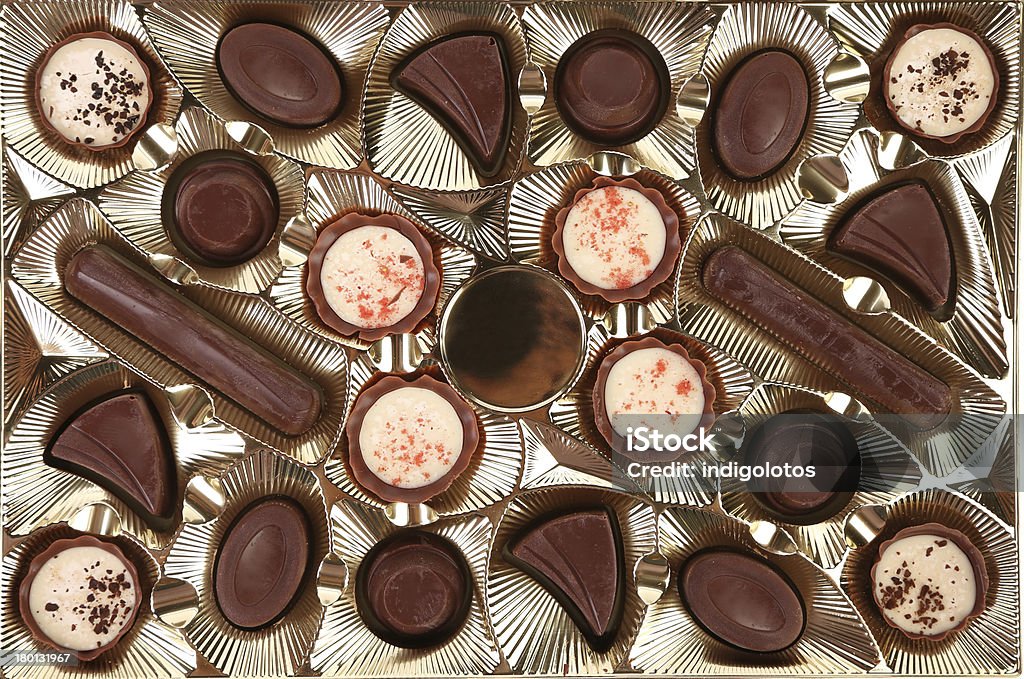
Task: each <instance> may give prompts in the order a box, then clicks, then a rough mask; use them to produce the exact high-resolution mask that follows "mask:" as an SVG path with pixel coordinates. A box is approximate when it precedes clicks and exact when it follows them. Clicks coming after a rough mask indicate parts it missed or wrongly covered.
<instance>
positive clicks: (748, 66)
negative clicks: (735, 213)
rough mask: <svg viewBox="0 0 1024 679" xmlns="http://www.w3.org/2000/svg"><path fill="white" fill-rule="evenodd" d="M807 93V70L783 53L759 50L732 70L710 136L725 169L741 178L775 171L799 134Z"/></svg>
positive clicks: (803, 118)
mask: <svg viewBox="0 0 1024 679" xmlns="http://www.w3.org/2000/svg"><path fill="white" fill-rule="evenodd" d="M809 96H810V90H809V85H808V82H807V74H806V73H805V72H804V69H803V67H802V66H801V65H800V62H799V61H797V60H796V59H795V58H794V57H793V56H792V55H790V54H789V53H787V52H782V51H779V50H768V51H765V52H760V53H758V54H756V55H754V56H753V57H751V58H749V59H747V60H746V61H744V62H742V63H741V64H739V65H738V66H737V67H736V68H735V69H733V71H732V74H731V75H730V76H729V79H728V82H727V83H726V85H725V87H724V89H723V90H722V95H721V97H720V98H719V100H718V106H717V108H716V110H715V122H714V133H713V135H712V143H713V144H714V147H715V153H716V154H717V155H718V159H719V161H720V162H721V163H722V165H723V166H724V167H725V169H726V170H727V171H728V172H729V173H730V174H732V175H733V176H734V177H737V178H739V179H755V178H757V177H761V176H764V175H766V174H770V173H772V172H774V171H775V170H777V169H778V168H779V167H780V166H781V165H782V164H783V163H785V162H786V160H788V159H789V157H790V155H792V153H793V150H794V149H795V148H796V146H797V143H798V142H799V141H800V137H801V136H803V131H804V125H805V123H806V122H807V115H808V113H809V111H810V108H809V105H808V100H809Z"/></svg>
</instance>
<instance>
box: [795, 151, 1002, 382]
mask: <svg viewBox="0 0 1024 679" xmlns="http://www.w3.org/2000/svg"><path fill="white" fill-rule="evenodd" d="M840 159H841V160H842V161H843V165H844V166H845V167H846V174H847V176H848V177H849V178H850V187H849V193H848V194H847V196H846V198H844V199H843V200H841V201H839V202H836V203H831V204H824V203H815V202H812V201H806V202H804V204H803V205H801V206H800V207H799V208H797V210H796V211H795V212H794V213H793V214H792V215H790V217H788V218H787V219H786V220H785V221H784V222H783V224H782V225H781V227H780V233H781V235H782V239H783V241H784V242H785V243H786V244H787V245H791V246H793V247H795V248H797V249H798V250H800V251H801V252H803V253H804V254H805V255H807V256H808V257H810V258H811V259H813V260H815V261H817V262H819V263H821V264H822V265H824V266H826V267H827V268H829V269H830V270H831V271H834V272H835V273H837V274H839V275H840V276H846V277H849V276H869V277H873V276H876V274H875V273H874V272H873V271H872V270H871V269H869V268H867V267H865V266H862V265H858V264H856V263H854V262H851V261H850V260H848V259H844V258H843V257H840V256H838V255H836V254H833V253H832V252H830V251H829V249H828V240H829V238H830V235H831V234H832V232H833V231H834V230H835V229H836V228H838V227H839V225H840V224H842V223H843V222H844V221H845V219H846V218H847V217H849V216H850V215H852V214H853V212H854V211H855V210H856V209H857V208H858V207H860V206H861V205H863V204H864V201H866V200H869V199H870V198H871V197H872V196H874V195H877V193H878V192H879V191H883V190H885V187H895V186H899V185H900V184H904V183H906V182H910V181H917V182H921V183H923V184H924V185H925V186H927V187H928V191H929V192H930V193H931V194H932V195H933V196H934V197H935V198H936V200H937V205H938V206H939V208H940V214H942V217H943V221H944V222H945V224H946V232H947V233H948V234H949V240H950V244H951V246H952V248H951V253H952V256H953V272H954V275H955V282H954V286H953V289H954V293H953V294H954V298H953V299H954V302H953V303H954V305H955V306H954V307H953V313H952V316H951V317H950V318H949V319H948V320H945V321H940V320H938V319H937V318H936V317H934V316H932V315H931V314H930V313H928V311H927V310H925V309H924V308H923V307H922V306H921V305H920V304H919V303H918V302H917V301H916V300H915V299H914V298H912V297H911V296H910V295H909V294H908V293H906V292H905V291H904V290H903V289H902V288H901V287H899V286H898V285H896V284H894V283H891V282H889V281H888V280H887V279H885V278H884V277H881V276H879V278H878V280H879V281H880V282H883V284H884V287H885V289H886V292H887V293H888V296H889V300H890V301H891V304H892V307H891V308H892V310H893V311H894V312H895V313H897V314H899V315H900V316H902V317H903V318H905V319H907V320H908V321H909V322H910V323H912V324H914V325H915V326H917V327H918V328H920V329H921V331H922V332H924V333H925V334H926V335H928V336H929V337H931V338H932V339H934V340H935V341H936V342H938V343H939V344H941V345H943V346H944V347H946V348H947V349H949V350H950V351H952V352H953V353H955V354H956V355H957V356H958V357H960V358H962V359H963V360H964V361H965V362H966V363H968V364H969V365H971V366H972V367H974V368H975V369H976V370H978V371H980V372H981V373H982V374H984V375H987V376H989V377H1001V376H1003V375H1004V374H1005V373H1006V371H1007V369H1008V367H1009V362H1008V359H1007V348H1006V338H1005V336H1004V332H1003V328H1004V324H1005V322H1004V320H1003V316H1002V313H1001V311H1000V302H999V295H998V294H997V293H996V282H995V276H994V274H993V272H992V265H991V263H990V259H989V254H988V251H987V248H986V245H985V239H984V236H983V235H982V233H981V227H980V226H979V224H978V221H977V217H976V215H975V213H974V208H973V207H972V205H971V200H970V198H969V196H968V195H967V191H966V190H965V188H964V185H963V182H962V181H961V179H960V177H959V176H958V175H957V173H956V171H955V170H953V168H951V167H950V166H949V165H948V164H946V163H943V162H941V161H938V160H925V161H923V162H920V163H916V164H914V165H911V166H910V167H907V168H904V169H900V170H896V171H893V172H887V171H886V170H884V169H882V168H881V167H880V166H879V163H878V147H877V137H875V136H874V135H872V134H871V133H869V132H866V131H863V132H860V133H858V134H857V135H855V136H854V138H853V139H852V140H851V141H850V143H849V144H848V145H847V147H846V149H844V150H843V152H842V153H841V154H840Z"/></svg>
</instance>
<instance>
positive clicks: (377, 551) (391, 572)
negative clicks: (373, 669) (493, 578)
mask: <svg viewBox="0 0 1024 679" xmlns="http://www.w3.org/2000/svg"><path fill="white" fill-rule="evenodd" d="M472 599H473V589H472V584H471V576H470V572H469V566H468V565H467V564H466V560H465V558H464V557H463V556H462V554H461V552H459V550H458V548H456V547H455V545H453V544H452V543H451V542H449V541H448V540H446V539H444V538H442V537H439V536H437V535H435V534H433V533H427V532H425V531H418V530H410V531H405V532H401V533H396V534H395V535H393V536H391V537H390V538H387V539H385V540H384V541H382V542H380V543H378V544H377V545H376V546H375V547H374V548H373V549H371V550H370V552H369V553H367V555H366V557H364V559H363V562H362V563H361V564H360V566H359V571H358V572H357V573H356V604H357V606H358V609H359V615H360V617H361V618H362V619H363V622H364V623H366V626H367V627H368V628H369V629H370V630H371V631H372V632H373V633H374V634H376V635H377V636H379V637H380V638H381V639H383V640H385V641H387V642H388V643H390V644H394V645H395V646H402V647H404V648H422V647H424V646H434V645H437V644H441V643H444V642H445V641H447V640H448V639H450V638H451V637H452V636H453V635H455V634H456V633H457V632H458V631H459V629H460V628H461V627H462V624H463V623H464V622H465V620H466V616H467V615H468V614H469V606H470V603H471V601H472Z"/></svg>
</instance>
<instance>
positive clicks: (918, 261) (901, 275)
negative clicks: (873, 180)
mask: <svg viewBox="0 0 1024 679" xmlns="http://www.w3.org/2000/svg"><path fill="white" fill-rule="evenodd" d="M829 247H830V248H831V249H832V250H833V251H834V252H836V253H838V254H840V255H843V256H844V257H848V258H850V259H852V260H855V261H857V262H859V263H861V264H864V265H865V266H868V267H870V268H872V269H874V270H876V271H877V272H878V273H880V274H882V275H883V276H885V277H887V278H889V279H890V280H892V281H893V282H894V283H896V284H897V285H899V286H900V287H902V288H903V289H904V290H905V291H906V292H907V293H908V294H910V295H911V296H912V297H913V298H914V299H916V300H917V302H918V303H919V304H921V306H923V307H924V308H926V309H927V310H928V311H930V312H935V311H937V310H939V309H940V308H942V307H944V306H945V305H946V304H947V303H948V302H949V300H950V298H951V297H952V295H953V255H952V250H951V248H950V244H949V234H948V233H947V232H946V224H945V222H944V221H943V219H942V213H941V212H940V210H939V206H938V204H937V203H936V202H935V197H934V196H933V195H932V193H931V191H929V190H928V188H927V187H926V186H925V185H924V184H921V183H919V182H913V183H910V184H903V185H900V186H896V187H894V188H887V189H885V190H884V191H882V192H881V193H877V194H875V195H874V196H873V197H871V198H870V199H869V200H868V201H867V202H865V203H864V204H863V205H862V206H861V207H860V208H859V209H857V210H856V211H855V212H854V213H853V214H851V215H850V216H849V217H847V218H846V220H845V221H843V223H841V224H840V225H839V226H838V227H837V228H836V230H835V231H833V233H832V236H831V237H830V239H829Z"/></svg>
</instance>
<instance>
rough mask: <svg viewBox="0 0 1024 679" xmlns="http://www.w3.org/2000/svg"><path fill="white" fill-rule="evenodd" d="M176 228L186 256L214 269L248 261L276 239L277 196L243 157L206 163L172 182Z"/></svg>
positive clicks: (206, 160) (260, 172)
mask: <svg viewBox="0 0 1024 679" xmlns="http://www.w3.org/2000/svg"><path fill="white" fill-rule="evenodd" d="M175 185H176V186H177V191H175V193H174V227H175V230H176V234H172V235H177V236H178V237H179V238H180V240H181V241H182V245H184V248H183V249H184V250H185V252H186V253H188V254H191V255H193V256H195V257H196V258H197V259H199V260H201V261H203V262H205V263H209V264H212V265H214V266H230V265H233V264H240V263H242V262H245V261H247V260H249V259H252V257H253V256H255V255H256V254H257V253H259V252H260V251H261V250H262V249H263V248H264V247H266V245H267V243H269V242H270V239H271V238H272V237H273V235H274V231H275V230H276V228H277V221H278V217H279V211H278V202H277V190H276V189H275V188H274V182H273V181H272V180H271V179H270V177H269V176H268V175H267V173H266V171H265V170H264V169H263V168H262V167H260V166H259V165H256V164H255V163H253V162H251V161H248V160H245V159H243V158H241V157H231V156H229V157H208V158H200V159H198V162H196V163H195V164H193V165H191V166H190V167H188V168H187V169H186V171H185V172H184V174H183V175H182V176H181V177H180V178H172V179H171V182H170V184H169V187H173V186H175Z"/></svg>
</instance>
